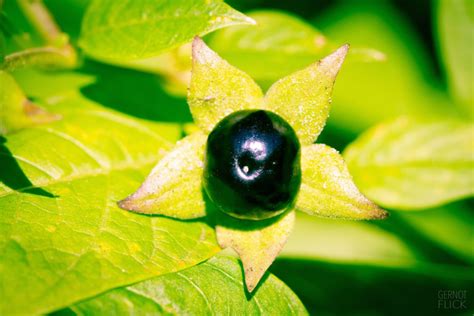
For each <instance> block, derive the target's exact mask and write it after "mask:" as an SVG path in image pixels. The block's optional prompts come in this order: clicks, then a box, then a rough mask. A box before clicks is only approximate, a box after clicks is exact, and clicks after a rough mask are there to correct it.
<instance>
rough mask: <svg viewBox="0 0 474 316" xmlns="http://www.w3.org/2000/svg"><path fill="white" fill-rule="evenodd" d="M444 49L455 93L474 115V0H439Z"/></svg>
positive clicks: (439, 31) (468, 111) (449, 82)
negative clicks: (473, 1) (473, 49)
mask: <svg viewBox="0 0 474 316" xmlns="http://www.w3.org/2000/svg"><path fill="white" fill-rule="evenodd" d="M437 10H438V33H439V43H440V45H439V46H440V50H441V54H442V57H443V61H444V64H445V66H446V74H447V77H448V84H449V89H450V90H451V94H452V96H453V97H454V98H455V99H456V100H457V101H458V102H459V104H460V105H461V106H463V107H464V110H465V112H466V113H468V114H469V115H470V116H471V117H473V116H474V108H473V106H472V105H473V101H474V89H473V86H474V82H473V80H474V72H473V67H474V64H473V60H472V42H473V40H474V7H473V5H472V2H471V1H470V0H440V1H438V7H437Z"/></svg>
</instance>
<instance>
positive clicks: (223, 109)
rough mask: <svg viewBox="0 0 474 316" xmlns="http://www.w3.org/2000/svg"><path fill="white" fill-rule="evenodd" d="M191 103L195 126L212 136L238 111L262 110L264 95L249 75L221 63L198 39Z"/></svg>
mask: <svg viewBox="0 0 474 316" xmlns="http://www.w3.org/2000/svg"><path fill="white" fill-rule="evenodd" d="M188 103H189V107H190V109H191V113H192V114H193V118H194V122H195V123H196V124H197V125H198V126H199V127H200V128H201V129H202V130H204V131H206V132H209V131H211V130H212V129H213V128H214V126H215V125H216V124H217V123H218V122H219V121H220V120H221V119H223V118H224V117H225V116H227V115H229V114H231V113H232V112H234V111H238V110H243V109H253V108H261V107H262V106H261V103H262V91H261V90H260V87H259V86H258V85H257V84H256V83H255V82H254V81H253V79H252V78H250V76H249V75H247V74H246V73H244V72H242V71H240V70H239V69H237V68H235V67H233V66H231V65H230V64H229V63H227V62H226V61H225V60H223V59H221V58H220V57H219V56H218V55H217V54H216V53H215V52H213V51H212V50H211V49H210V48H209V47H207V46H206V44H205V43H204V42H203V41H202V40H201V39H200V38H199V37H196V38H195V39H194V42H193V69H192V76H191V85H190V87H189V94H188Z"/></svg>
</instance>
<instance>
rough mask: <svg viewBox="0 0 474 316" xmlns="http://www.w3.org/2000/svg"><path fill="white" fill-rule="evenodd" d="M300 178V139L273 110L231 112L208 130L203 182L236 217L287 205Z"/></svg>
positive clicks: (214, 198)
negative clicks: (212, 128) (209, 131)
mask: <svg viewBox="0 0 474 316" xmlns="http://www.w3.org/2000/svg"><path fill="white" fill-rule="evenodd" d="M300 183H301V167H300V144H299V141H298V138H297V136H296V134H295V131H294V130H293V128H292V127H291V126H290V125H289V124H288V123H287V122H286V121H285V120H284V119H283V118H281V117H280V116H278V115H277V114H275V113H273V112H269V111H264V110H244V111H238V112H234V113H232V114H230V115H229V116H227V117H225V118H224V119H223V120H222V121H220V122H219V123H218V124H217V125H216V127H215V128H214V130H213V131H212V132H211V133H210V134H209V137H208V140H207V147H206V154H205V164H204V188H205V190H206V192H207V194H208V196H209V198H210V199H211V200H212V201H213V202H214V204H216V205H217V206H218V208H219V209H220V210H221V211H223V212H225V213H227V214H229V215H231V216H234V217H238V218H242V219H252V220H258V219H265V218H270V217H274V216H276V215H278V214H281V213H283V212H284V211H285V210H286V209H288V207H290V206H291V205H292V203H293V202H294V200H295V197H296V194H297V192H298V189H299V186H300Z"/></svg>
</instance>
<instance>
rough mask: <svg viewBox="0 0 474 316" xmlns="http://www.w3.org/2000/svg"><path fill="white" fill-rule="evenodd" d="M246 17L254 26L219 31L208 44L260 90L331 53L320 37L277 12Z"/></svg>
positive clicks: (319, 34) (256, 13)
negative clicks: (242, 72) (249, 77)
mask: <svg viewBox="0 0 474 316" xmlns="http://www.w3.org/2000/svg"><path fill="white" fill-rule="evenodd" d="M248 16H249V17H251V18H252V19H254V20H255V21H256V22H257V25H253V26H236V27H232V28H227V29H223V30H220V31H218V32H216V33H214V34H212V35H211V36H210V39H209V42H208V43H209V46H210V47H212V49H214V50H215V51H216V52H217V53H218V54H219V55H220V56H221V57H222V58H224V59H225V60H227V61H228V62H229V63H231V64H232V65H234V66H235V67H237V68H239V69H242V70H243V71H245V72H246V73H248V74H249V75H250V76H251V77H252V78H254V79H255V80H256V81H257V82H258V83H259V84H261V86H262V87H263V88H264V89H268V88H269V87H270V85H271V84H272V83H274V82H275V81H276V80H278V79H280V78H283V77H285V76H287V75H289V74H290V73H292V72H294V71H297V70H300V69H303V68H305V67H307V66H308V65H309V64H311V63H314V62H315V61H317V60H318V59H320V58H322V57H324V56H325V55H328V54H329V53H330V52H331V51H330V47H329V45H327V44H328V43H327V40H326V38H325V37H324V35H323V34H321V33H320V32H319V31H318V30H316V29H315V28H313V27H312V26H311V25H310V24H307V23H305V22H303V21H302V20H300V19H298V18H297V17H295V16H292V15H290V14H287V13H284V12H278V11H255V12H251V13H249V14H248ZM331 48H333V49H336V48H337V47H331Z"/></svg>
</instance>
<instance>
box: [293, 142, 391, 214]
mask: <svg viewBox="0 0 474 316" xmlns="http://www.w3.org/2000/svg"><path fill="white" fill-rule="evenodd" d="M301 170H302V179H301V188H300V192H299V193H298V197H297V201H296V208H297V209H298V210H301V211H303V212H306V213H308V214H310V215H317V216H322V217H333V218H343V219H380V218H384V217H386V216H387V213H386V212H385V211H384V210H382V209H380V208H379V207H378V206H377V205H376V204H374V203H373V202H371V201H369V200H368V199H367V198H366V197H365V196H363V195H362V194H361V193H360V192H359V189H357V187H356V185H355V184H354V182H353V181H352V177H351V175H350V174H349V171H348V170H347V166H346V163H345V162H344V160H343V159H342V157H341V155H340V154H339V153H338V152H337V151H336V150H335V149H333V148H331V147H328V146H326V145H323V144H314V145H310V146H306V147H303V149H302V152H301Z"/></svg>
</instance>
